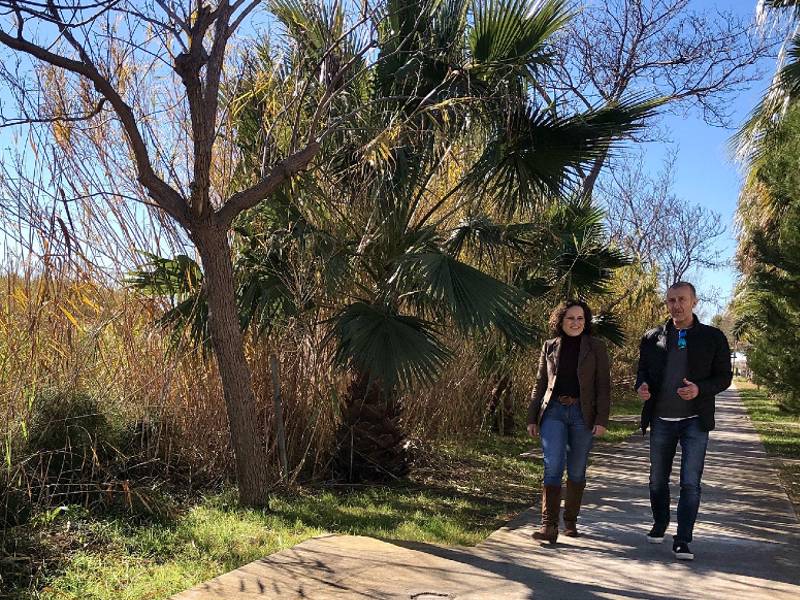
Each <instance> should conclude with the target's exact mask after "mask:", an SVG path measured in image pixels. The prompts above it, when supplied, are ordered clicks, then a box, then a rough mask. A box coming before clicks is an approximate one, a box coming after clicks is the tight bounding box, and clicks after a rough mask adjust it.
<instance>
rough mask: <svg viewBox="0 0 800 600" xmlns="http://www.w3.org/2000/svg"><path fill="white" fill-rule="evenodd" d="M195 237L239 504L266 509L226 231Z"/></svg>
mask: <svg viewBox="0 0 800 600" xmlns="http://www.w3.org/2000/svg"><path fill="white" fill-rule="evenodd" d="M192 237H193V240H194V242H195V244H197V249H198V251H199V252H200V258H201V260H202V261H203V271H204V279H205V285H206V294H207V297H208V318H209V325H210V329H211V342H212V344H213V347H214V355H215V356H216V359H217V365H218V367H219V373H220V377H221V378H222V390H223V394H224V396H225V406H226V408H227V413H228V426H229V428H230V436H231V443H232V445H233V452H234V460H235V463H236V479H237V481H238V484H239V499H240V501H241V503H242V504H243V505H245V506H255V507H260V506H265V505H266V503H267V486H268V481H267V469H266V460H265V456H264V454H265V449H264V447H263V443H262V437H261V435H259V431H258V425H257V424H258V423H259V421H258V420H257V418H256V400H255V394H254V392H253V381H252V378H251V375H250V368H249V367H248V365H247V362H246V360H245V357H244V338H243V335H242V330H241V327H240V324H239V311H238V309H237V307H236V297H235V282H234V277H233V262H232V260H231V249H230V245H229V244H228V237H227V232H226V231H224V230H222V229H215V228H208V229H205V230H202V231H196V232H195V233H194V235H193V236H192Z"/></svg>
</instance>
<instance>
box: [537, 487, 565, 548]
mask: <svg viewBox="0 0 800 600" xmlns="http://www.w3.org/2000/svg"><path fill="white" fill-rule="evenodd" d="M560 509H561V486H560V485H545V486H543V487H542V527H541V529H539V531H534V532H533V539H535V540H539V541H540V542H549V543H551V544H555V543H556V540H557V539H558V513H559V511H560Z"/></svg>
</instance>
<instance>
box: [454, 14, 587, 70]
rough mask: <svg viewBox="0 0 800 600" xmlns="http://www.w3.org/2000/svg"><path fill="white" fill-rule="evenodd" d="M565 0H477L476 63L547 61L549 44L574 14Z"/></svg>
mask: <svg viewBox="0 0 800 600" xmlns="http://www.w3.org/2000/svg"><path fill="white" fill-rule="evenodd" d="M568 4H569V3H568V2H566V1H565V0H545V1H541V0H476V1H475V2H474V4H473V23H472V29H471V31H470V34H469V48H470V51H471V58H472V61H473V63H474V65H475V66H477V67H481V68H483V69H485V68H486V67H493V68H495V69H496V68H498V67H501V68H502V67H505V68H508V67H512V68H513V67H522V68H523V69H526V70H528V71H532V70H533V68H534V67H535V66H536V65H540V64H546V63H547V62H548V61H549V54H548V52H546V51H545V44H546V43H547V41H548V40H549V38H550V37H551V36H552V35H553V34H554V33H555V32H556V31H558V30H559V29H561V28H562V27H563V26H564V25H565V24H566V22H567V21H568V20H569V19H570V18H572V12H571V11H570V10H569V8H568Z"/></svg>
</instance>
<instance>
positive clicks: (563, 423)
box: [539, 398, 593, 485]
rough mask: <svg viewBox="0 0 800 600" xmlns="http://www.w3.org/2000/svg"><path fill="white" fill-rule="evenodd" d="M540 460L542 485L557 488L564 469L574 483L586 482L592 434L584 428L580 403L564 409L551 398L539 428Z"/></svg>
mask: <svg viewBox="0 0 800 600" xmlns="http://www.w3.org/2000/svg"><path fill="white" fill-rule="evenodd" d="M539 433H540V437H541V440H542V455H543V457H544V485H561V478H562V477H563V475H564V465H565V464H566V467H567V477H569V479H570V480H571V481H574V482H575V483H583V482H584V481H586V465H587V463H588V462H589V450H591V449H592V441H593V438H592V430H591V429H589V428H588V427H586V423H584V422H583V414H581V405H580V403H575V404H573V405H572V406H564V405H563V404H561V403H559V402H558V400H556V399H555V398H553V400H552V401H551V402H550V404H549V406H548V407H547V410H545V411H544V415H543V416H542V423H541V426H540V427H539Z"/></svg>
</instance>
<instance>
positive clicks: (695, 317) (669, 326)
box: [662, 313, 702, 333]
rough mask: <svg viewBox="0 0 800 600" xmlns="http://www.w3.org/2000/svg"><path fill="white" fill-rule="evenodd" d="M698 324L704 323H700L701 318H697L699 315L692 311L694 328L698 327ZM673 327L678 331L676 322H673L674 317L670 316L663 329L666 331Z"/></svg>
mask: <svg viewBox="0 0 800 600" xmlns="http://www.w3.org/2000/svg"><path fill="white" fill-rule="evenodd" d="M698 325H702V323H700V319H698V318H697V315H696V314H694V313H692V328H694V327H697V326H698ZM671 329H675V330H676V331H677V329H676V328H675V323H673V322H672V318H671V317H670V318H669V319H667V320H666V321H665V322H664V325H663V329H662V331H663V332H664V333H666V332H667V331H669V330H671Z"/></svg>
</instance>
